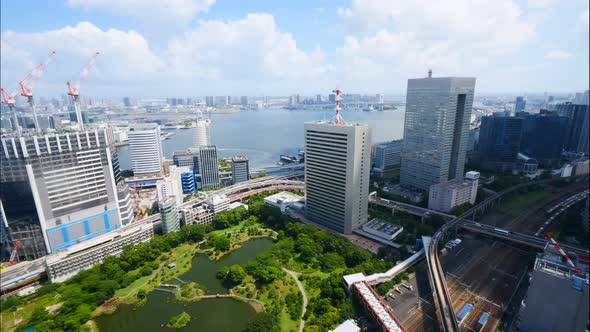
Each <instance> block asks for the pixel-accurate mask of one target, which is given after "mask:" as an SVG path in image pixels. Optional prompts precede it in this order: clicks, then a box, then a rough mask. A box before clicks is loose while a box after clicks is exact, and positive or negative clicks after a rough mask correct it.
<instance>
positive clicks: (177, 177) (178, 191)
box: [156, 166, 192, 206]
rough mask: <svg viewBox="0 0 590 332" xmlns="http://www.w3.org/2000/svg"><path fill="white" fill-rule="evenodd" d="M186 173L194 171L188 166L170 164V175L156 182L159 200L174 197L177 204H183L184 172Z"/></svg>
mask: <svg viewBox="0 0 590 332" xmlns="http://www.w3.org/2000/svg"><path fill="white" fill-rule="evenodd" d="M184 173H192V171H191V169H190V168H189V167H187V166H183V167H176V166H170V169H169V172H168V176H166V177H164V178H163V179H162V180H158V181H157V182H156V193H157V195H158V200H160V201H162V200H165V199H166V198H169V197H174V198H175V199H176V204H177V206H180V205H181V204H182V197H183V196H182V194H183V187H182V174H184Z"/></svg>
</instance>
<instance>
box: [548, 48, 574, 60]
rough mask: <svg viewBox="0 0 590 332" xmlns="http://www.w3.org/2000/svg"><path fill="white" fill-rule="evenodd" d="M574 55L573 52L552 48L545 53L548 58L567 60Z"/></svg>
mask: <svg viewBox="0 0 590 332" xmlns="http://www.w3.org/2000/svg"><path fill="white" fill-rule="evenodd" d="M571 57H572V54H571V53H569V52H566V51H564V50H551V51H548V52H547V53H545V59H547V60H565V59H569V58H571Z"/></svg>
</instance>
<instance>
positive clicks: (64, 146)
mask: <svg viewBox="0 0 590 332" xmlns="http://www.w3.org/2000/svg"><path fill="white" fill-rule="evenodd" d="M113 136H114V135H113V134H112V131H111V130H106V129H98V130H87V131H80V132H73V133H64V134H51V135H43V136H28V137H19V138H15V137H7V138H3V139H2V144H1V147H0V161H1V163H0V164H1V170H2V172H1V183H2V185H1V186H0V199H1V200H2V207H3V211H2V212H3V214H4V216H3V218H5V220H6V225H5V226H7V228H8V232H9V234H10V236H11V238H12V240H14V241H16V240H19V241H21V247H20V249H19V257H20V258H21V259H26V258H38V257H40V256H43V255H45V254H46V253H50V252H53V251H56V250H58V249H63V248H68V247H70V246H73V245H77V246H80V245H81V244H82V243H84V242H85V241H88V240H90V239H92V238H94V237H96V236H98V235H101V234H104V233H107V232H110V231H112V230H115V229H117V228H119V227H121V225H122V223H121V213H120V208H119V199H118V192H117V188H116V184H115V183H116V180H115V174H114V170H113V163H112V156H113V153H112V152H111V149H112V148H114V146H113V142H114V140H113Z"/></svg>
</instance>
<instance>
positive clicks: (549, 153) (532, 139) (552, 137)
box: [521, 113, 569, 168]
mask: <svg viewBox="0 0 590 332" xmlns="http://www.w3.org/2000/svg"><path fill="white" fill-rule="evenodd" d="M521 116H523V117H524V124H523V132H522V144H521V152H522V153H524V154H525V155H527V156H528V157H531V158H535V159H536V160H537V161H538V162H539V167H544V168H549V167H559V166H560V165H559V164H560V160H561V156H562V152H563V148H564V146H565V144H566V142H567V133H568V129H569V119H568V118H566V117H562V116H558V115H556V114H526V113H523V114H521Z"/></svg>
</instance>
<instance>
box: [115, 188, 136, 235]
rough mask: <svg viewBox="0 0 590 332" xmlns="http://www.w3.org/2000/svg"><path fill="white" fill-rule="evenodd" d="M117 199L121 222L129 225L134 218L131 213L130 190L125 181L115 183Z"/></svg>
mask: <svg viewBox="0 0 590 332" xmlns="http://www.w3.org/2000/svg"><path fill="white" fill-rule="evenodd" d="M117 201H118V202H119V211H121V224H122V225H123V226H125V225H129V224H130V223H132V222H133V220H134V219H135V215H134V214H133V202H132V200H131V191H130V190H129V186H128V185H127V184H125V183H119V184H118V185H117Z"/></svg>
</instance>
